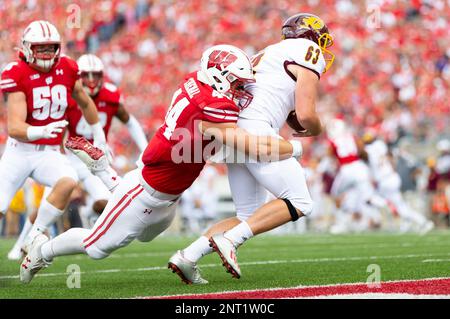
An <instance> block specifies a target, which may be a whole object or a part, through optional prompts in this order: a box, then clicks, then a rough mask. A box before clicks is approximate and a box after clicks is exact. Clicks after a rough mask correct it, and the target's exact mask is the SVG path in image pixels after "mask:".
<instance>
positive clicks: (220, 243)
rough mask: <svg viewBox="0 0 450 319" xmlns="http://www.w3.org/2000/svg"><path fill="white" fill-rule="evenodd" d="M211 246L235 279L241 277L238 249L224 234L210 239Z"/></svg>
mask: <svg viewBox="0 0 450 319" xmlns="http://www.w3.org/2000/svg"><path fill="white" fill-rule="evenodd" d="M209 242H210V246H211V247H212V248H213V250H214V251H215V252H216V253H218V254H219V256H220V258H221V259H222V262H223V265H224V267H225V268H226V269H227V272H229V273H230V274H231V276H233V278H238V279H239V278H240V277H241V268H240V267H239V264H238V262H237V257H236V247H235V246H234V245H233V243H232V242H231V241H230V240H229V239H227V238H225V237H224V235H223V234H217V235H214V236H212V237H211V238H210V239H209Z"/></svg>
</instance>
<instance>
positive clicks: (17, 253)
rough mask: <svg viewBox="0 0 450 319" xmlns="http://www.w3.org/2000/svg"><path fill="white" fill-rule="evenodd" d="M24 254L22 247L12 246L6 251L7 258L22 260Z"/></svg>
mask: <svg viewBox="0 0 450 319" xmlns="http://www.w3.org/2000/svg"><path fill="white" fill-rule="evenodd" d="M25 255H26V254H24V251H23V250H22V249H20V248H15V247H14V248H13V249H11V250H10V251H9V253H8V260H11V261H19V260H22V259H23V257H24V256H25Z"/></svg>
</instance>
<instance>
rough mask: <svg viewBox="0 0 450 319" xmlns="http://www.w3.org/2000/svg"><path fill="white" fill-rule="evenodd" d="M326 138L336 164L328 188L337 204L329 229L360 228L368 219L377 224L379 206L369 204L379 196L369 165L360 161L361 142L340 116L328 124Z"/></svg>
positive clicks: (337, 230) (339, 231) (363, 154)
mask: <svg viewBox="0 0 450 319" xmlns="http://www.w3.org/2000/svg"><path fill="white" fill-rule="evenodd" d="M327 138H328V142H329V144H330V152H331V153H332V154H333V155H334V157H335V158H336V160H337V161H338V163H339V171H338V174H337V175H336V178H335V179H334V181H333V185H332V187H331V195H332V196H333V197H334V199H335V201H336V206H337V207H338V210H337V213H336V221H337V222H336V223H335V224H334V225H333V226H332V227H331V230H330V231H331V232H332V233H335V234H337V233H342V232H346V231H349V230H355V231H362V230H365V229H366V228H367V227H368V225H369V221H370V220H371V221H372V222H373V223H374V224H380V222H381V215H380V212H379V208H378V207H377V206H375V205H373V204H372V203H373V202H374V203H376V202H378V201H377V200H376V199H377V198H378V196H375V189H374V187H373V185H372V180H371V177H370V171H369V167H368V166H367V165H366V163H364V161H363V158H367V153H366V151H365V150H364V145H363V143H362V142H361V141H360V140H359V139H357V138H356V137H355V136H354V134H353V133H352V132H351V129H350V128H349V127H348V126H347V125H346V124H345V122H344V121H343V120H342V119H340V118H334V119H332V120H330V121H329V123H327ZM354 221H355V222H354Z"/></svg>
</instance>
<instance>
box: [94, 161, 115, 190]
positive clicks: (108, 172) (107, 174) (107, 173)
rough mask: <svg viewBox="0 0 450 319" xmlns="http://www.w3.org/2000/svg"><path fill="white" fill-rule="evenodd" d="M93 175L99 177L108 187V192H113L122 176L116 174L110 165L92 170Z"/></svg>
mask: <svg viewBox="0 0 450 319" xmlns="http://www.w3.org/2000/svg"><path fill="white" fill-rule="evenodd" d="M93 173H94V175H95V176H97V177H98V178H100V179H101V180H102V182H103V184H105V186H106V187H107V188H108V190H109V191H110V192H113V191H114V189H115V188H116V186H117V185H119V183H120V181H121V180H122V178H121V177H120V176H119V175H118V174H117V172H116V171H115V170H114V169H113V168H112V167H111V166H108V167H107V168H106V169H104V170H101V171H97V172H93Z"/></svg>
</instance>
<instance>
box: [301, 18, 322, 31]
mask: <svg viewBox="0 0 450 319" xmlns="http://www.w3.org/2000/svg"><path fill="white" fill-rule="evenodd" d="M298 24H299V26H300V27H304V28H313V29H314V30H320V29H322V28H323V27H324V26H325V23H323V21H322V19H320V18H319V17H314V16H310V17H306V18H303V19H301V20H300V21H299V22H298Z"/></svg>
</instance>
